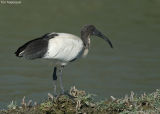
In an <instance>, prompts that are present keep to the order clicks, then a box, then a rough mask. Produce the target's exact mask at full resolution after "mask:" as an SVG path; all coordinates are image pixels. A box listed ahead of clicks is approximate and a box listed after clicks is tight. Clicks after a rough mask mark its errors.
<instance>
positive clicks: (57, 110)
mask: <svg viewBox="0 0 160 114" xmlns="http://www.w3.org/2000/svg"><path fill="white" fill-rule="evenodd" d="M94 96H95V95H92V94H86V92H85V91H82V90H77V89H76V88H75V87H72V88H71V89H70V91H69V93H68V95H59V96H58V97H54V96H53V95H52V94H48V100H46V101H45V102H43V103H41V104H37V103H36V102H35V103H32V101H31V100H30V101H28V102H27V103H26V101H25V97H24V98H23V99H22V103H21V106H18V105H17V103H16V102H13V101H12V102H11V103H10V104H9V105H8V110H1V111H0V114H63V113H68V114H75V113H77V114H88V113H89V114H90V113H96V114H97V113H98V114H101V113H102V114H104V113H107V114H108V113H109V114H158V113H160V90H156V91H155V92H153V93H151V94H148V95H146V94H143V95H141V96H136V95H135V94H134V93H133V92H131V94H130V95H129V96H127V95H126V96H125V97H124V98H121V99H117V98H114V97H113V96H111V97H110V99H108V100H104V101H100V102H96V101H94Z"/></svg>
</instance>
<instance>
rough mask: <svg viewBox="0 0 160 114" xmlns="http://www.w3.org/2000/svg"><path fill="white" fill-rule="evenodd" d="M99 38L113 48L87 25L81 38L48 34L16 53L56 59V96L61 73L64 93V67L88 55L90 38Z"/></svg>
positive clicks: (23, 55) (54, 77)
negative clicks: (93, 36)
mask: <svg viewBox="0 0 160 114" xmlns="http://www.w3.org/2000/svg"><path fill="white" fill-rule="evenodd" d="M92 35H95V36H98V37H100V38H102V39H104V40H105V41H107V42H108V43H109V45H110V47H111V48H113V46H112V43H111V41H110V40H109V39H108V38H107V37H106V36H105V35H104V34H102V33H101V32H100V31H99V30H97V29H96V27H95V26H94V25H85V26H83V27H82V29H81V37H78V36H75V35H73V34H68V33H56V32H52V33H47V34H45V35H43V36H41V37H39V38H36V39H33V40H31V41H28V42H27V43H25V44H24V45H22V46H21V47H19V48H18V50H17V51H16V52H15V54H16V56H17V57H24V58H26V59H30V60H33V59H38V58H44V59H55V60H56V61H57V63H56V64H55V66H54V71H53V82H54V94H56V86H57V84H56V82H57V74H58V73H59V81H60V88H61V91H62V93H64V88H63V84H62V71H63V68H64V66H66V65H67V64H68V63H70V62H73V61H75V60H76V59H78V58H80V57H84V56H86V55H87V54H88V50H89V47H90V37H91V36H92Z"/></svg>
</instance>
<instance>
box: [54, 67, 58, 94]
mask: <svg viewBox="0 0 160 114" xmlns="http://www.w3.org/2000/svg"><path fill="white" fill-rule="evenodd" d="M53 85H54V95H57V67H54V71H53Z"/></svg>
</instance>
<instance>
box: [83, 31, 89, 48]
mask: <svg viewBox="0 0 160 114" xmlns="http://www.w3.org/2000/svg"><path fill="white" fill-rule="evenodd" d="M81 39H82V41H83V44H84V48H85V49H89V46H90V35H89V34H88V33H86V32H83V31H81Z"/></svg>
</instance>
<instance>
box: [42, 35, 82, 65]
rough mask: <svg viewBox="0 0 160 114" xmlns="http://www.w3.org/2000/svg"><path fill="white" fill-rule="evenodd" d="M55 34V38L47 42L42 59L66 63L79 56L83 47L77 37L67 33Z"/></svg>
mask: <svg viewBox="0 0 160 114" xmlns="http://www.w3.org/2000/svg"><path fill="white" fill-rule="evenodd" d="M56 34H58V35H57V36H56V37H54V38H52V39H50V40H49V42H48V50H47V52H46V54H45V55H44V58H47V59H57V60H60V61H62V62H63V63H67V62H69V61H71V60H73V59H75V58H78V57H80V56H81V54H82V51H83V48H84V45H83V41H82V40H81V39H80V38H79V37H78V36H75V35H72V34H68V33H56Z"/></svg>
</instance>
